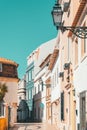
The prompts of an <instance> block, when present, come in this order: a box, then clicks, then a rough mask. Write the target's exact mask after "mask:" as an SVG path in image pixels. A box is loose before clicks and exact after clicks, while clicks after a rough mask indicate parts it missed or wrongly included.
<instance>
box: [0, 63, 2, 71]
mask: <svg viewBox="0 0 87 130" xmlns="http://www.w3.org/2000/svg"><path fill="white" fill-rule="evenodd" d="M0 72H2V63H0Z"/></svg>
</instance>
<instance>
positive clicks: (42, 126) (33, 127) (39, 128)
mask: <svg viewBox="0 0 87 130" xmlns="http://www.w3.org/2000/svg"><path fill="white" fill-rule="evenodd" d="M9 130H57V129H56V127H55V126H53V125H50V124H46V123H17V124H15V126H14V127H13V128H9Z"/></svg>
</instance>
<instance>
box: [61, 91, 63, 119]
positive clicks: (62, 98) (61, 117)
mask: <svg viewBox="0 0 87 130" xmlns="http://www.w3.org/2000/svg"><path fill="white" fill-rule="evenodd" d="M61 120H64V92H62V93H61Z"/></svg>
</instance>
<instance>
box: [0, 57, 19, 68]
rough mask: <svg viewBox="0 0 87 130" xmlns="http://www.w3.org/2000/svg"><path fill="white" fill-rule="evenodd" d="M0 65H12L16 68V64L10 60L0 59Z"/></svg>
mask: <svg viewBox="0 0 87 130" xmlns="http://www.w3.org/2000/svg"><path fill="white" fill-rule="evenodd" d="M0 63H6V64H12V65H15V66H18V64H17V63H16V62H14V61H12V60H9V59H6V58H2V57H0Z"/></svg>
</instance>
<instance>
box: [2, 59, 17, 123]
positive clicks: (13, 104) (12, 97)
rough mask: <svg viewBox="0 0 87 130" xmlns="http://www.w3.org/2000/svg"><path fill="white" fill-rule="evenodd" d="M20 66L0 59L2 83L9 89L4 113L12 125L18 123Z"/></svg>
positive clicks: (5, 98) (5, 99)
mask: <svg viewBox="0 0 87 130" xmlns="http://www.w3.org/2000/svg"><path fill="white" fill-rule="evenodd" d="M17 67H18V64H17V63H16V62H14V61H12V60H8V59H5V58H0V83H2V84H3V83H5V84H6V86H7V89H8V92H7V93H6V95H5V97H4V103H3V105H4V113H3V115H4V116H5V117H7V119H8V120H9V122H10V125H12V124H13V123H14V122H17V105H18V100H17V89H18V81H19V79H18V73H17Z"/></svg>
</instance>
